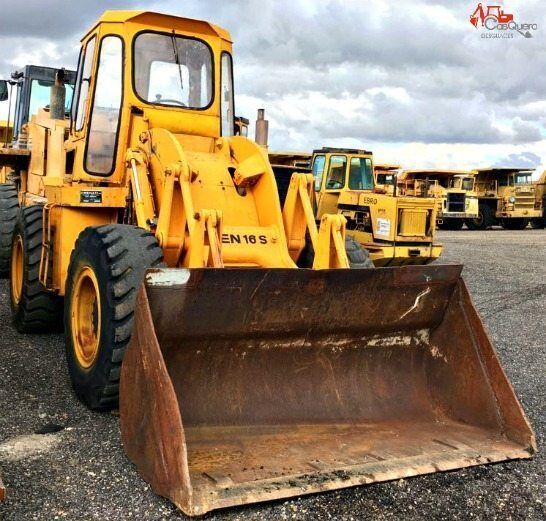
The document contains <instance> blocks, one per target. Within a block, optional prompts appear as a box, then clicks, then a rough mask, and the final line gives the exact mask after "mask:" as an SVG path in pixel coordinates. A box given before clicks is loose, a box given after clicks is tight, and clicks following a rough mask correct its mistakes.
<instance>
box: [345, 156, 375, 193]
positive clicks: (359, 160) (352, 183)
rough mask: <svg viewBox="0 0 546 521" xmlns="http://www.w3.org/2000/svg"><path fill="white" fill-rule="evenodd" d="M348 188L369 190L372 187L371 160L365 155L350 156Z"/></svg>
mask: <svg viewBox="0 0 546 521" xmlns="http://www.w3.org/2000/svg"><path fill="white" fill-rule="evenodd" d="M349 188H350V189H351V190H371V189H372V188H373V170H372V162H371V161H370V159H368V158H367V157H352V158H351V164H350V167H349Z"/></svg>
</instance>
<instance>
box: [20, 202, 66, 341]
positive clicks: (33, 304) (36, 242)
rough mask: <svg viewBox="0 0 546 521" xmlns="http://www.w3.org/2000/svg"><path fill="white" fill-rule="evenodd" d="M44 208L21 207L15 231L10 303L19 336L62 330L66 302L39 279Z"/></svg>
mask: <svg viewBox="0 0 546 521" xmlns="http://www.w3.org/2000/svg"><path fill="white" fill-rule="evenodd" d="M42 209H43V206H41V205H36V206H27V207H25V208H21V210H20V211H19V217H18V218H17V220H16V223H15V227H14V230H13V240H12V247H11V264H10V279H11V280H10V301H11V314H12V319H13V324H14V325H15V327H16V329H17V331H19V332H20V333H48V332H58V331H62V317H63V299H62V298H61V297H59V296H58V295H56V294H55V293H53V292H52V291H48V290H47V289H46V288H44V286H43V285H42V283H41V282H40V281H39V279H38V271H39V269H40V258H41V255H42Z"/></svg>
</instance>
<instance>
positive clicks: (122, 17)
mask: <svg viewBox="0 0 546 521" xmlns="http://www.w3.org/2000/svg"><path fill="white" fill-rule="evenodd" d="M149 16H153V17H154V18H156V19H159V23H155V24H154V25H153V26H150V28H151V29H153V28H157V27H163V28H165V29H168V30H173V29H175V28H176V25H177V24H176V21H177V20H178V22H179V23H180V22H182V23H188V22H194V23H196V24H201V25H203V26H205V27H207V29H208V30H209V31H210V32H211V33H213V34H215V35H216V36H218V37H219V38H222V39H223V40H227V41H229V42H231V36H230V34H229V31H227V30H226V29H223V28H222V27H219V26H218V25H214V24H212V23H210V22H207V21H206V20H196V19H193V18H184V17H182V16H175V15H170V14H164V13H157V12H154V11H143V10H141V11H110V10H109V11H104V13H103V14H102V16H101V17H100V18H99V19H98V20H97V22H96V23H95V24H94V25H93V26H92V27H91V28H90V29H89V30H88V31H87V32H86V33H85V35H84V37H83V38H82V39H85V37H86V36H87V35H88V34H89V33H90V32H91V31H93V30H94V29H95V28H96V27H97V26H98V25H99V24H101V23H126V22H136V23H139V22H143V21H145V19H146V17H149Z"/></svg>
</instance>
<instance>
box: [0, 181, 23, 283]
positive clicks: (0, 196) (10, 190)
mask: <svg viewBox="0 0 546 521" xmlns="http://www.w3.org/2000/svg"><path fill="white" fill-rule="evenodd" d="M18 215H19V199H18V197H17V187H16V186H15V185H14V184H13V183H1V184H0V279H5V278H7V277H9V263H10V259H11V240H12V239H13V230H14V229H15V222H16V221H17V216H18Z"/></svg>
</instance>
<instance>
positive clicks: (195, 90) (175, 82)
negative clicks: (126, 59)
mask: <svg viewBox="0 0 546 521" xmlns="http://www.w3.org/2000/svg"><path fill="white" fill-rule="evenodd" d="M134 55H135V67H134V72H133V74H134V86H135V90H136V93H137V95H138V96H139V97H140V98H141V99H142V100H144V101H146V102H148V103H153V104H157V105H168V106H178V107H187V108H192V109H203V108H206V107H208V106H209V105H210V104H211V102H212V52H211V50H210V48H209V47H208V46H207V45H206V44H205V43H204V42H202V41H201V40H195V39H192V38H183V37H181V36H176V35H174V34H172V35H171V34H157V33H148V32H146V33H141V34H139V35H138V36H137V37H136V39H135V44H134Z"/></svg>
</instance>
